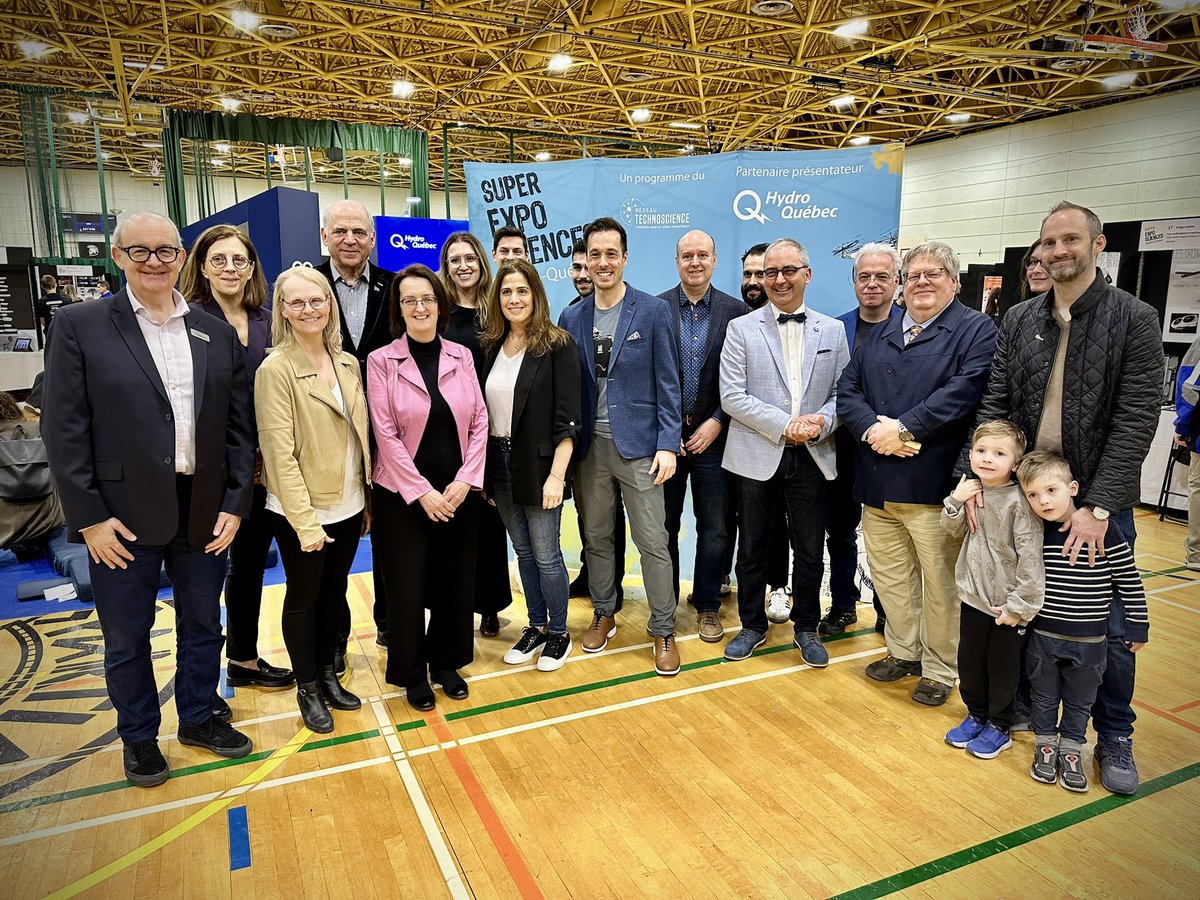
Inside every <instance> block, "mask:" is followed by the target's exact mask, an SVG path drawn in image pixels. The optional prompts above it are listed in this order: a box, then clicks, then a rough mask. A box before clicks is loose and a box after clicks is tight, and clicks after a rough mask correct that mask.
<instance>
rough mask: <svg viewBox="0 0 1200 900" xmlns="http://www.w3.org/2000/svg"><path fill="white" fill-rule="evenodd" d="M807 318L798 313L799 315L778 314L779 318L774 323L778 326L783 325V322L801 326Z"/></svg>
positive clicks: (803, 314)
mask: <svg viewBox="0 0 1200 900" xmlns="http://www.w3.org/2000/svg"><path fill="white" fill-rule="evenodd" d="M807 318H808V316H807V315H806V314H805V313H802V312H800V313H780V314H779V318H778V319H776V320H775V321H776V322H778V323H779V324H780V325H783V324H784V323H785V322H799V323H800V324H801V325H803V324H804V321H805V319H807Z"/></svg>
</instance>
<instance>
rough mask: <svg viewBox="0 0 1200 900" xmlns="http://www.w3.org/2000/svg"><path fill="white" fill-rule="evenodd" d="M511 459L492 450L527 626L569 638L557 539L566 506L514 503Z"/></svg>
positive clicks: (496, 494)
mask: <svg viewBox="0 0 1200 900" xmlns="http://www.w3.org/2000/svg"><path fill="white" fill-rule="evenodd" d="M510 458H511V454H510V453H509V452H508V451H505V450H497V449H495V448H492V447H489V448H488V465H489V466H490V467H491V481H492V499H493V500H495V501H496V509H498V510H499V511H500V518H501V519H503V520H504V527H505V528H507V529H508V536H509V537H510V538H511V539H512V544H513V550H514V551H515V552H516V554H517V569H518V570H519V571H520V573H521V588H522V589H523V590H524V592H525V607H526V609H527V610H528V611H529V624H530V625H532V626H533V627H534V628H541V627H543V626H545V625H547V624H548V625H549V628H550V631H551V632H553V633H554V634H566V633H567V584H568V579H567V564H566V562H565V561H564V560H563V555H562V543H561V541H560V540H559V527H560V525H561V524H562V505H561V504H560V505H558V506H556V507H555V508H554V509H542V508H541V507H540V506H520V505H518V504H515V503H513V497H512V475H511V473H510V472H509V459H510ZM547 619H548V621H547Z"/></svg>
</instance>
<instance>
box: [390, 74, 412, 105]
mask: <svg viewBox="0 0 1200 900" xmlns="http://www.w3.org/2000/svg"><path fill="white" fill-rule="evenodd" d="M416 92H417V86H416V85H415V84H413V83H412V82H411V81H409V80H408V79H407V78H401V79H398V80H397V81H393V82H392V96H393V97H399V98H400V99H401V100H407V99H408V98H409V97H411V96H412V95H413V94H415V93H416Z"/></svg>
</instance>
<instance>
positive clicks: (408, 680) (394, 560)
mask: <svg viewBox="0 0 1200 900" xmlns="http://www.w3.org/2000/svg"><path fill="white" fill-rule="evenodd" d="M371 497H372V499H373V501H374V502H373V504H372V512H373V513H374V517H375V518H374V521H373V523H372V526H371V527H372V529H377V530H378V532H379V534H378V538H379V541H380V546H386V547H387V548H388V552H387V554H386V555H385V556H384V558H383V565H384V573H385V577H386V579H387V584H388V595H387V603H388V653H387V682H388V684H394V685H396V686H397V687H409V686H411V685H414V684H420V683H421V682H423V681H425V679H426V677H427V674H426V672H427V668H428V669H433V670H435V671H440V670H445V669H454V670H456V669H461V668H462V667H463V666H465V665H467V664H469V663H470V662H471V660H472V659H473V658H474V655H475V635H474V631H475V629H474V621H475V619H474V608H475V547H476V538H477V536H478V531H479V507H480V505H482V504H483V500H482V498H481V497H480V495H479V492H478V491H471V492H470V493H468V494H467V499H466V500H465V501H463V504H462V506H460V507H459V508H458V509H457V510H456V511H455V513H454V517H453V518H452V519H451V520H450V521H449V522H434V521H433V520H432V519H430V518H429V516H428V515H426V514H425V510H424V509H422V508H421V504H420V502H419V501H416V500H414V501H413V502H412V503H411V504H409V503H405V502H404V498H403V497H401V496H400V495H399V494H395V493H393V492H392V491H389V490H387V489H386V488H383V487H380V486H379V485H375V488H374V490H373V492H372V494H371ZM507 577H508V575H507V574H505V578H507ZM426 609H428V610H429V625H428V627H426V624H425V610H426Z"/></svg>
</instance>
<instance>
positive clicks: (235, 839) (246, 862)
mask: <svg viewBox="0 0 1200 900" xmlns="http://www.w3.org/2000/svg"><path fill="white" fill-rule="evenodd" d="M227 814H228V820H229V871H230V872H236V871H237V870H238V869H248V868H250V820H249V819H248V818H247V816H246V807H245V806H234V807H231V808H230V809H229V810H227Z"/></svg>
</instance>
